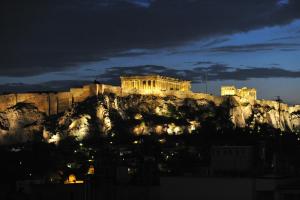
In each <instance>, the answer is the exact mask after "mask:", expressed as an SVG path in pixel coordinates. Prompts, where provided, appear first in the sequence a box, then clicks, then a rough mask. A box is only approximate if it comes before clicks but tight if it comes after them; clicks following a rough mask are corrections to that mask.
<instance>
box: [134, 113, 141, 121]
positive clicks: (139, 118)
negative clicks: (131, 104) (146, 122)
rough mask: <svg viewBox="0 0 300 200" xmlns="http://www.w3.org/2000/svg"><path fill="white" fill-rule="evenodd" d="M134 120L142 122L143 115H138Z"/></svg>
mask: <svg viewBox="0 0 300 200" xmlns="http://www.w3.org/2000/svg"><path fill="white" fill-rule="evenodd" d="M134 119H136V120H141V119H143V115H141V114H139V113H138V114H136V115H135V116H134Z"/></svg>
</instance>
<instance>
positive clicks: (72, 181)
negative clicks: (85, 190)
mask: <svg viewBox="0 0 300 200" xmlns="http://www.w3.org/2000/svg"><path fill="white" fill-rule="evenodd" d="M79 183H84V181H81V180H77V179H76V176H75V175H74V174H70V175H69V177H68V178H67V180H65V182H64V184H79Z"/></svg>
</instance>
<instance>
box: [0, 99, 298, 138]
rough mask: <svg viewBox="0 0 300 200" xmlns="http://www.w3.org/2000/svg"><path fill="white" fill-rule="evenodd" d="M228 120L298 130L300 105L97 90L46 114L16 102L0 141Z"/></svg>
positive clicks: (177, 129)
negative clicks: (60, 110)
mask: <svg viewBox="0 0 300 200" xmlns="http://www.w3.org/2000/svg"><path fill="white" fill-rule="evenodd" d="M229 123H231V124H232V125H233V127H240V128H253V129H254V128H256V127H258V126H260V125H263V124H267V125H269V126H270V127H273V128H275V129H281V130H283V131H293V132H295V131H299V130H300V106H288V105H287V104H284V103H278V102H276V101H266V100H248V99H244V98H240V97H237V96H231V97H213V96H209V98H205V96H198V97H197V98H178V97H174V96H167V97H157V96H151V95H137V94H136V95H128V96H122V97H121V96H117V95H116V94H101V95H99V96H97V97H92V98H89V99H87V100H86V101H83V102H79V103H76V104H74V105H73V106H72V107H71V109H69V110H67V111H65V112H64V113H63V114H61V115H57V116H54V117H48V118H45V114H44V113H41V112H39V111H38V110H37V109H36V107H34V106H33V105H31V104H17V105H16V106H14V107H11V108H9V109H7V110H5V111H4V112H1V113H0V136H1V137H0V138H1V142H2V143H3V142H4V141H5V142H6V141H13V140H12V138H15V139H18V138H19V139H20V141H26V140H29V139H32V137H33V135H34V134H35V133H40V134H41V135H43V137H44V139H45V140H47V141H48V142H54V143H57V142H59V140H60V139H62V138H64V137H67V136H71V137H74V138H75V139H76V140H82V139H84V138H86V137H88V136H89V135H90V134H99V135H104V136H105V135H115V134H125V133H129V134H136V135H147V134H152V133H156V134H169V135H180V134H183V133H190V134H192V133H194V132H195V131H197V130H198V129H199V128H202V127H203V126H207V125H208V124H210V125H211V127H214V128H216V129H218V130H219V129H222V128H224V126H227V125H228V124H229ZM228 127H229V126H228Z"/></svg>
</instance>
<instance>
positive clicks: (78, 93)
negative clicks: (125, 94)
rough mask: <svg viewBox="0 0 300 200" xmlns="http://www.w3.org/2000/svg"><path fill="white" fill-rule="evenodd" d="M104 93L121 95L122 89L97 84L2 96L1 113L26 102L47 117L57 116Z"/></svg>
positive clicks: (0, 101)
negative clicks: (47, 91) (67, 89)
mask: <svg viewBox="0 0 300 200" xmlns="http://www.w3.org/2000/svg"><path fill="white" fill-rule="evenodd" d="M104 92H107V93H115V94H117V95H121V87H118V86H111V85H103V84H96V83H95V84H90V85H85V86H83V87H82V88H71V89H70V91H67V92H55V93H19V94H7V95H0V112H2V111H4V110H6V109H7V108H9V107H12V106H14V105H16V104H17V103H21V102H24V103H30V104H33V105H34V106H36V107H37V109H38V110H39V111H41V112H44V113H45V114H47V115H55V114H58V113H61V112H64V111H66V110H68V109H69V108H70V107H71V106H72V104H73V103H79V102H82V101H84V100H85V99H87V98H88V97H92V96H96V95H98V94H103V93H104Z"/></svg>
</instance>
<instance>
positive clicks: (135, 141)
mask: <svg viewBox="0 0 300 200" xmlns="http://www.w3.org/2000/svg"><path fill="white" fill-rule="evenodd" d="M140 143H141V142H140V141H139V140H134V141H133V144H140Z"/></svg>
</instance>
